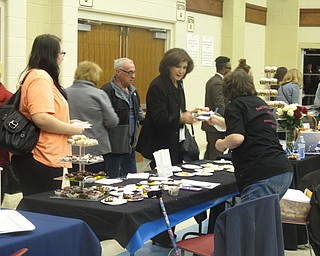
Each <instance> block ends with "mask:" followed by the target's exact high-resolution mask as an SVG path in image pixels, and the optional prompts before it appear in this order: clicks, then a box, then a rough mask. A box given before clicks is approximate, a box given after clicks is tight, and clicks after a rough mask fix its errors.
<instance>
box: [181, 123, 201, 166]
mask: <svg viewBox="0 0 320 256" xmlns="http://www.w3.org/2000/svg"><path fill="white" fill-rule="evenodd" d="M191 132H192V135H191V134H190V132H189V130H188V128H187V127H185V136H186V139H185V140H184V141H182V142H181V143H180V152H181V153H180V154H181V156H182V159H183V160H184V161H185V162H192V161H197V160H199V154H200V150H199V147H198V144H197V142H196V139H195V136H194V129H193V125H191Z"/></svg>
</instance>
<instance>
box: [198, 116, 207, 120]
mask: <svg viewBox="0 0 320 256" xmlns="http://www.w3.org/2000/svg"><path fill="white" fill-rule="evenodd" d="M209 118H210V116H197V119H198V120H200V121H205V120H208V119H209Z"/></svg>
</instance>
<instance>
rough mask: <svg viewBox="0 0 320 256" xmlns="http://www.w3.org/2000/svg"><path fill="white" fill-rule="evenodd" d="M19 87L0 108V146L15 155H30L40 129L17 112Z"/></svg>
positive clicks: (19, 95) (19, 94)
mask: <svg viewBox="0 0 320 256" xmlns="http://www.w3.org/2000/svg"><path fill="white" fill-rule="evenodd" d="M25 78H26V77H25ZM25 78H24V79H23V81H22V82H21V83H20V84H21V86H22V84H23V82H24V80H25ZM21 86H20V87H19V89H18V90H17V91H16V93H15V94H13V95H12V97H11V98H10V99H9V101H8V102H7V103H6V104H5V105H3V106H2V107H0V146H1V147H3V148H4V149H6V150H7V151H9V152H10V153H12V154H15V155H24V154H28V153H30V152H31V151H32V150H33V149H34V147H35V146H36V145H37V143H38V140H39V134H40V129H39V128H38V127H37V126H36V125H35V124H34V123H33V122H32V121H31V120H29V119H28V118H26V117H25V116H24V115H23V114H21V113H20V111H19V103H20V97H21Z"/></svg>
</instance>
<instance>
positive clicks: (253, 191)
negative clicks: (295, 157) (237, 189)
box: [241, 171, 293, 202]
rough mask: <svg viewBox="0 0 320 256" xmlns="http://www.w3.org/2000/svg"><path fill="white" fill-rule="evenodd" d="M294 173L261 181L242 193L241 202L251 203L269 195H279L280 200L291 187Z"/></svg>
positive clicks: (289, 172)
mask: <svg viewBox="0 0 320 256" xmlns="http://www.w3.org/2000/svg"><path fill="white" fill-rule="evenodd" d="M292 177H293V172H292V171H288V172H285V173H282V174H279V175H276V176H272V177H270V178H268V179H264V180H259V181H257V182H256V183H253V184H251V185H249V186H246V187H245V188H244V189H243V190H242V191H241V202H246V201H250V200H253V199H256V198H260V197H264V196H267V195H272V194H278V195H279V200H280V199H281V198H282V197H283V195H284V194H285V193H286V191H287V190H288V188H289V186H290V185H291V182H292Z"/></svg>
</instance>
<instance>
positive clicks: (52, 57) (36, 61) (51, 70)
mask: <svg viewBox="0 0 320 256" xmlns="http://www.w3.org/2000/svg"><path fill="white" fill-rule="evenodd" d="M60 42H61V39H60V38H59V37H57V36H55V35H50V34H43V35H39V36H37V37H36V39H35V40H34V42H33V45H32V50H31V53H30V56H29V62H28V65H27V68H26V70H30V69H33V68H37V69H43V70H45V71H46V72H48V74H49V75H50V76H51V77H52V80H53V83H54V84H55V86H56V87H57V89H58V90H59V91H60V92H61V94H62V95H63V96H64V97H65V98H67V94H66V92H65V90H64V89H63V87H62V86H61V85H60V82H59V73H60V68H59V65H58V63H57V58H58V55H59V54H60V51H61V49H60Z"/></svg>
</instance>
